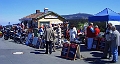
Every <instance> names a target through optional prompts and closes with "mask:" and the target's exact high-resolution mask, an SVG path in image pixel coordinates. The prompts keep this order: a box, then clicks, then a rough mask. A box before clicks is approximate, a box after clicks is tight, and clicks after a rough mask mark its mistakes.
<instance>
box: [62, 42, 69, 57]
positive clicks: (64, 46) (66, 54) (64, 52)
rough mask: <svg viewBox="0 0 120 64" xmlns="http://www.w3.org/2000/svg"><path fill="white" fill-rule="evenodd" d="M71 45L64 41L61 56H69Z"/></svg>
mask: <svg viewBox="0 0 120 64" xmlns="http://www.w3.org/2000/svg"><path fill="white" fill-rule="evenodd" d="M69 46H70V45H69V43H64V44H63V48H62V51H61V57H64V58H67V56H68V50H69Z"/></svg>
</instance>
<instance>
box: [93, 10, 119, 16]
mask: <svg viewBox="0 0 120 64" xmlns="http://www.w3.org/2000/svg"><path fill="white" fill-rule="evenodd" d="M106 15H110V16H120V15H119V14H118V13H116V12H114V11H113V10H111V9H109V8H105V9H104V10H102V11H101V12H99V13H97V14H95V15H94V16H106Z"/></svg>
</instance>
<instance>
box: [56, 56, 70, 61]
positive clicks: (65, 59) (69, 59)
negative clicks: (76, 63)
mask: <svg viewBox="0 0 120 64" xmlns="http://www.w3.org/2000/svg"><path fill="white" fill-rule="evenodd" d="M56 57H57V58H60V59H65V60H70V59H67V58H64V57H61V56H56ZM71 61H72V60H71Z"/></svg>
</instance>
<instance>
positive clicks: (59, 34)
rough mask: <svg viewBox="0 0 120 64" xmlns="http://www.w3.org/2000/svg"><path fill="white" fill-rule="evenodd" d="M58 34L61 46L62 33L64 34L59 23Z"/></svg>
mask: <svg viewBox="0 0 120 64" xmlns="http://www.w3.org/2000/svg"><path fill="white" fill-rule="evenodd" d="M57 35H58V44H59V46H60V47H61V46H62V43H61V35H62V33H61V27H60V25H58V29H57Z"/></svg>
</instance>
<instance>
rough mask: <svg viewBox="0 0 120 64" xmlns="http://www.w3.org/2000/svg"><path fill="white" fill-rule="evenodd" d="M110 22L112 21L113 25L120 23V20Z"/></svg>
mask: <svg viewBox="0 0 120 64" xmlns="http://www.w3.org/2000/svg"><path fill="white" fill-rule="evenodd" d="M108 23H112V25H113V26H115V25H120V21H108Z"/></svg>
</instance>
